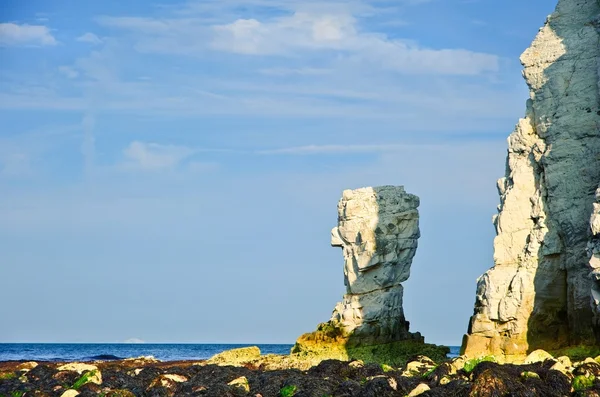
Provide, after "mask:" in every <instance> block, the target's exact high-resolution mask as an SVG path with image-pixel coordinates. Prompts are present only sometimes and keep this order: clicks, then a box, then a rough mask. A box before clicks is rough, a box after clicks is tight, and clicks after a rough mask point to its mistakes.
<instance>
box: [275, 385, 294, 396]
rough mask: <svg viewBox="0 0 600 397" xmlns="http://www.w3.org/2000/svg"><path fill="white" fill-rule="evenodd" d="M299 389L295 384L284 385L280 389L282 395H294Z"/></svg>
mask: <svg viewBox="0 0 600 397" xmlns="http://www.w3.org/2000/svg"><path fill="white" fill-rule="evenodd" d="M297 390H298V388H297V387H296V386H294V385H287V386H285V387H283V388H282V389H281V390H279V395H280V396H281V397H292V396H293V395H294V394H296V391H297Z"/></svg>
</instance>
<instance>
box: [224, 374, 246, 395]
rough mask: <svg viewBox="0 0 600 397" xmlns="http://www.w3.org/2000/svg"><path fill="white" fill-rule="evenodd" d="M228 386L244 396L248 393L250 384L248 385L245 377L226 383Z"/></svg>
mask: <svg viewBox="0 0 600 397" xmlns="http://www.w3.org/2000/svg"><path fill="white" fill-rule="evenodd" d="M228 385H229V386H231V387H233V388H235V389H238V390H239V391H240V392H243V393H244V394H246V393H250V384H249V383H248V378H246V377H245V376H241V377H239V378H237V379H234V380H232V381H231V382H229V383H228Z"/></svg>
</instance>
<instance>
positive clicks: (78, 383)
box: [71, 371, 96, 390]
mask: <svg viewBox="0 0 600 397" xmlns="http://www.w3.org/2000/svg"><path fill="white" fill-rule="evenodd" d="M94 375H96V371H88V372H85V373H84V374H83V375H81V378H79V379H77V381H75V383H73V386H71V389H74V390H77V389H79V388H80V387H81V386H83V385H85V384H86V383H88V382H89V381H90V379H91V378H92V377H93V376H94Z"/></svg>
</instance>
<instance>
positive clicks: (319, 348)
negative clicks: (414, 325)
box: [291, 323, 450, 367]
mask: <svg viewBox="0 0 600 397" xmlns="http://www.w3.org/2000/svg"><path fill="white" fill-rule="evenodd" d="M449 352H450V349H449V348H448V347H447V346H437V345H432V344H428V343H423V342H422V341H421V340H411V339H409V340H400V341H396V342H390V343H382V344H373V345H364V344H360V343H357V340H356V338H354V337H352V336H348V335H345V334H344V332H343V330H342V329H341V328H339V327H337V326H336V325H334V324H331V323H322V324H319V326H318V328H317V330H316V331H315V332H311V333H308V334H304V335H302V336H301V337H300V338H299V339H298V341H297V342H296V344H295V345H294V347H293V348H292V351H291V353H292V355H293V356H295V357H298V358H299V359H311V358H320V359H323V360H325V359H334V360H341V361H352V360H362V361H364V362H365V363H377V364H385V365H388V366H392V367H402V366H404V365H406V363H407V361H408V359H409V358H410V357H412V356H415V355H423V356H427V357H429V358H431V359H432V360H433V361H443V360H445V359H446V356H447V354H448V353H449Z"/></svg>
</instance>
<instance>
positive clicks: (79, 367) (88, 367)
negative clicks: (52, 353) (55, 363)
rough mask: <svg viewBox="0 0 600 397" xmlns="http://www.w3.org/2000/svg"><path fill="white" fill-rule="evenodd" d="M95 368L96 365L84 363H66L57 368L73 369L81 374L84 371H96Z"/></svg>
mask: <svg viewBox="0 0 600 397" xmlns="http://www.w3.org/2000/svg"><path fill="white" fill-rule="evenodd" d="M97 369H98V367H96V366H95V365H92V364H85V363H68V364H65V365H61V366H60V367H58V368H57V370H59V371H75V372H77V373H78V374H82V373H84V372H86V371H96V370H97Z"/></svg>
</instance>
